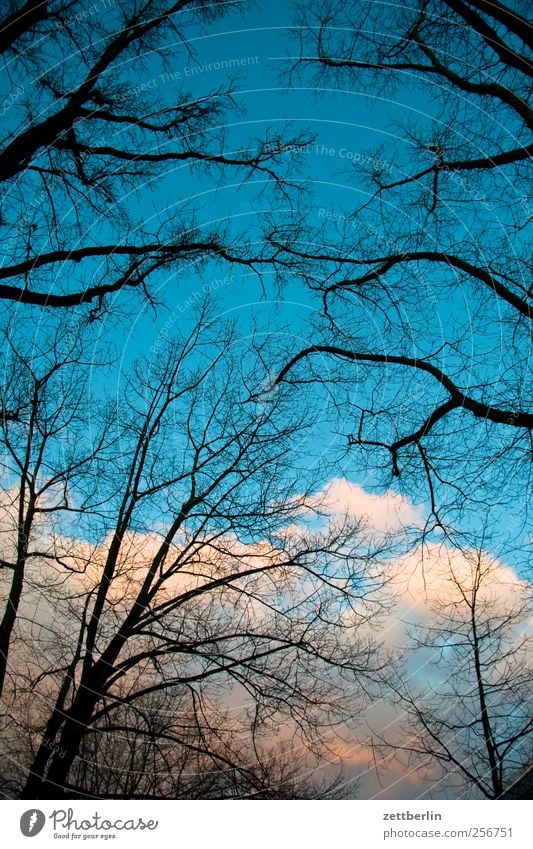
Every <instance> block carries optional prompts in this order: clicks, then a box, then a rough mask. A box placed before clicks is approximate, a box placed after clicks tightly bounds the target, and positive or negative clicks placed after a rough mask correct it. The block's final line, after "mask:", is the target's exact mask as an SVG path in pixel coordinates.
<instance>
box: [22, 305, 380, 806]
mask: <svg viewBox="0 0 533 849" xmlns="http://www.w3.org/2000/svg"><path fill="white" fill-rule="evenodd" d="M262 355H263V356H262V357H259V358H257V357H255V358H254V357H253V358H252V359H250V358H249V357H248V356H244V355H243V351H242V346H241V345H240V344H238V334H237V333H236V331H233V330H231V329H228V330H227V331H225V332H224V333H223V332H222V331H217V332H215V330H214V327H213V325H210V324H209V321H208V318H207V316H206V314H205V313H204V314H202V315H201V316H200V317H199V321H198V323H197V325H196V326H195V328H194V329H193V331H192V332H191V334H190V335H189V337H187V338H186V339H184V340H182V341H180V342H178V341H176V342H174V343H172V344H170V345H169V346H168V349H167V350H166V351H164V350H160V351H159V352H158V356H157V358H156V362H155V363H149V362H147V361H144V362H140V363H139V364H138V365H137V367H136V368H135V370H134V371H133V373H132V375H131V377H130V378H129V379H128V381H127V383H126V385H125V387H124V394H123V397H122V398H121V399H120V400H119V402H118V403H117V404H116V407H115V411H114V425H113V427H114V438H115V443H114V451H115V459H114V461H112V460H111V459H108V460H107V462H106V464H102V468H101V469H99V473H98V496H99V503H100V508H99V516H100V525H99V527H97V525H96V524H94V525H93V527H92V529H91V538H90V539H88V540H86V541H85V542H83V540H79V546H80V557H79V562H78V559H77V557H76V553H75V551H74V548H73V547H72V546H71V553H70V555H69V556H68V557H67V558H65V560H66V562H67V565H70V567H71V569H70V571H69V570H66V572H65V570H62V569H61V568H59V567H57V566H56V565H54V564H47V563H46V561H44V562H42V563H41V564H40V568H41V571H42V578H41V580H42V582H43V585H45V586H46V604H47V605H48V606H49V608H50V610H51V611H53V616H52V617H51V616H50V615H49V613H47V612H46V610H45V609H44V608H41V609H40V610H37V608H35V610H36V612H35V621H34V623H33V631H32V633H33V634H34V644H33V651H32V656H31V660H30V661H28V659H27V658H26V661H25V663H23V662H22V660H21V662H19V663H18V664H17V668H18V671H19V678H18V680H17V682H16V688H17V690H16V693H17V703H18V710H17V716H16V717H14V715H13V713H11V722H12V723H15V724H17V723H18V724H19V726H22V724H23V723H25V727H26V729H27V733H28V735H29V737H28V739H29V740H31V741H34V740H35V741H36V748H35V750H34V756H33V760H32V762H31V765H30V769H29V775H28V778H27V781H26V786H25V790H24V795H25V797H28V798H37V797H47V796H48V797H51V798H54V797H57V795H58V794H60V793H61V792H62V791H63V790H64V792H66V793H68V792H73V790H72V788H73V787H74V786H75V785H76V781H77V779H76V775H78V776H80V775H81V777H80V781H82V782H83V781H85V778H84V777H83V775H82V774H81V773H80V768H81V767H80V763H79V757H80V752H81V751H82V748H83V747H85V748H83V751H86V752H87V751H90V743H89V742H88V741H89V739H90V736H91V735H97V736H98V737H99V743H98V752H101V747H102V746H104V748H105V742H104V741H105V739H106V736H108V737H109V739H110V740H111V741H113V745H116V741H117V735H120V734H121V733H123V734H126V735H130V734H134V736H137V737H141V736H143V735H148V736H150V735H151V736H152V737H153V736H155V737H157V738H158V741H159V745H161V741H162V740H166V741H167V742H169V743H174V744H175V746H177V747H178V748H180V747H181V750H182V751H183V750H184V749H186V748H189V749H190V750H193V749H194V747H195V751H196V754H197V755H198V756H200V755H201V756H202V759H203V760H204V762H205V759H208V760H209V761H210V763H211V766H212V768H214V766H217V767H218V768H221V767H223V768H224V769H228V768H229V769H231V770H235V769H238V770H239V771H242V770H243V765H242V756H241V757H239V756H238V755H237V749H238V744H239V742H240V741H242V740H244V741H245V744H243V747H242V750H243V751H249V752H251V753H252V754H253V753H255V760H256V761H257V760H258V762H257V763H256V766H253V765H252V766H251V767H250V770H251V771H249V772H248V779H247V780H248V781H251V780H252V779H251V776H253V775H254V774H255V775H256V779H255V780H256V782H257V781H258V778H257V775H258V773H257V769H258V768H259V766H260V765H261V763H263V765H264V764H265V763H267V761H268V758H266V756H265V758H263V756H262V755H261V756H260V757H259V759H258V752H259V751H260V750H261V751H263V752H264V751H265V747H264V742H263V741H264V734H265V732H266V729H269V728H270V729H271V730H272V729H280V733H282V729H283V727H286V728H287V729H288V733H289V732H290V733H291V734H293V733H294V729H295V728H297V729H300V731H299V733H300V734H301V735H302V739H303V740H304V741H305V742H306V744H307V745H308V746H311V747H313V746H314V747H317V746H318V747H319V746H320V744H321V738H322V737H327V735H328V733H330V732H331V729H332V728H333V727H334V726H335V725H336V724H337V723H338V722H339V721H340V719H341V718H342V716H343V715H344V712H345V710H346V708H347V705H348V703H350V704H351V709H352V710H354V709H355V708H354V703H353V693H354V691H355V692H356V694H357V695H358V696H360V697H363V696H364V690H365V686H366V687H370V686H371V682H372V680H373V678H375V675H376V673H377V669H378V666H379V659H378V657H377V654H376V649H375V646H374V644H373V640H372V637H371V634H370V631H368V630H366V631H361V629H360V628H358V625H363V624H364V623H366V622H367V621H368V620H369V619H370V618H372V617H373V616H374V615H377V613H378V612H379V609H380V607H381V603H382V602H381V600H380V599H378V595H379V590H380V589H381V588H382V586H383V583H384V580H385V578H384V575H383V568H382V564H380V557H379V553H380V551H382V552H383V553H384V552H385V550H386V548H387V545H388V542H387V540H385V539H381V540H378V541H376V542H375V543H374V542H372V540H371V539H370V538H369V536H368V534H366V533H365V532H364V528H363V527H362V525H361V523H360V522H354V521H351V520H348V519H345V520H342V519H341V520H333V519H330V520H329V521H327V520H326V517H323V518H322V519H320V509H319V507H318V505H317V502H316V497H315V498H313V499H312V500H311V499H309V498H308V495H309V494H310V493H311V492H312V490H313V481H312V480H311V479H308V480H307V482H306V480H305V478H306V475H305V474H304V473H303V471H302V467H301V464H300V463H299V462H298V445H299V444H301V439H302V435H303V433H304V432H305V428H306V427H309V426H310V423H311V421H312V416H311V415H310V410H308V409H304V408H303V407H302V408H300V409H299V410H298V409H295V408H294V404H293V402H292V400H291V401H289V400H288V398H287V397H286V393H285V392H283V391H280V392H278V393H277V394H276V395H275V396H274V397H273V398H271V400H270V402H269V405H268V407H266V408H263V409H261V410H258V408H257V405H256V404H255V403H254V402H253V401H251V395H253V394H254V391H255V392H257V387H258V386H259V385H260V384H261V383H263V382H264V372H263V359H264V357H265V356H266V351H263V352H262ZM239 364H240V365H239ZM291 452H292V455H291ZM314 486H315V488H316V481H314ZM306 505H307V507H306ZM311 508H312V509H311ZM317 510H318V514H317ZM313 517H314V518H313ZM317 522H318V523H319V524H318V525H317V524H316V523H317ZM324 523H325V524H324ZM313 526H314V527H313ZM29 602H30V603H31V598H30V599H29ZM54 635H55V636H54ZM52 645H55V647H56V648H55V649H54V650H51V648H50V647H51V646H52ZM365 682H366V683H365ZM24 693H26V694H28V693H29V696H30V698H29V701H28V700H27V709H26V710H25V711H23V710H22V707H21V705H22V700H23V694H24ZM160 693H163V694H165V693H168V694H170V695H171V696H172V698H171V699H170V702H171V703H172V704H173V705H174V712H173V713H172V715H171V716H166V717H164V722H163V726H164V731H163V730H162V728H161V726H160V727H159V730H158V731H157V733H156V731H154V730H153V728H152V729H151V730H150V728H149V727H147V726H146V724H143V722H141V724H140V726H139V717H142V715H143V713H142V712H143V706H144V708H145V707H146V699H148V698H149V697H151V696H152V695H153V694H160ZM356 701H357V700H356ZM225 706H226V707H225ZM232 706H233V710H232ZM47 711H48V713H49V715H48V718H47V719H46V720H45V721H43V719H42V717H43V716H46V712H47ZM22 716H23V717H24V718H23V722H22V721H21V719H20V717H22ZM132 716H136V718H137V726H136V725H135V723H132V719H131V718H132ZM184 717H186V718H187V719H186V721H185V722H184ZM160 723H161V717H160ZM32 729H33V731H32ZM328 729H329V731H328ZM111 731H113V733H110V732H111ZM193 738H194V742H192V739H193ZM37 741H39V742H37ZM87 746H89V749H87ZM136 751H137V753H138V752H139V750H138V749H137V750H136ZM137 756H138V754H136V755H135V757H137ZM99 757H101V755H100V754H99ZM125 786H126V785H125ZM257 786H259V785H257ZM263 786H264V782H263ZM76 792H78V791H76ZM89 792H90V791H89Z"/></svg>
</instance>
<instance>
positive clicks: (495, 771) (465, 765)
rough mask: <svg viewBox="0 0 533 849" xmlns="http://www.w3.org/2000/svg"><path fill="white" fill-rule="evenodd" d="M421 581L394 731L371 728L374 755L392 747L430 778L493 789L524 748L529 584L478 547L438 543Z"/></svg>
mask: <svg viewBox="0 0 533 849" xmlns="http://www.w3.org/2000/svg"><path fill="white" fill-rule="evenodd" d="M436 573H437V574H436ZM427 584H428V594H429V595H430V596H431V597H430V599H428V602H427V611H426V612H425V613H424V615H423V616H422V621H421V622H418V624H413V625H412V626H411V628H410V632H411V633H410V640H409V641H408V647H407V654H406V662H405V663H403V664H399V666H398V672H397V674H396V676H395V680H394V681H393V682H392V686H393V689H394V692H395V702H396V705H397V707H398V710H399V712H400V713H399V719H398V722H397V725H398V726H401V733H396V732H395V731H394V730H393V731H392V732H391V733H390V734H389V735H388V737H387V735H384V734H383V733H382V732H380V731H379V730H377V731H375V732H374V737H375V739H376V741H378V742H377V745H376V752H377V753H379V754H380V755H381V756H382V757H383V761H382V762H380V765H381V767H382V768H383V769H384V770H386V766H387V763H388V759H389V758H390V756H391V754H393V755H394V756H395V757H396V759H400V761H401V762H402V763H405V765H406V766H407V767H408V768H409V769H412V770H416V771H420V773H423V774H424V775H425V778H426V780H428V777H429V778H430V779H431V781H432V784H433V785H434V786H439V785H440V786H444V787H453V788H454V791H455V793H459V792H460V793H461V794H464V795H466V796H469V795H472V796H474V797H480V796H481V797H485V798H490V799H496V798H498V797H499V796H500V795H501V794H502V792H503V791H504V790H505V788H506V787H507V785H508V784H509V781H510V780H511V779H512V778H513V777H514V776H515V775H516V774H517V772H519V771H520V770H522V769H523V768H524V767H525V766H527V765H528V764H529V763H530V761H531V756H532V754H533V720H532V717H531V699H532V697H533V689H532V680H533V675H532V672H533V670H532V668H531V664H532V655H531V633H530V631H529V619H530V616H531V604H532V595H531V586H530V585H528V584H527V582H525V581H518V580H517V579H516V578H515V577H514V575H513V574H512V573H511V571H510V570H508V569H504V568H503V567H502V566H501V565H500V564H499V563H498V562H497V561H496V560H495V559H494V558H493V557H492V556H491V555H489V554H488V553H487V552H483V551H477V552H473V551H470V552H468V551H467V552H462V553H459V552H453V553H452V555H451V556H450V555H449V553H448V556H446V554H445V553H444V554H443V555H442V556H441V558H440V560H437V563H434V564H433V569H432V568H431V567H429V568H428V572H427ZM437 599H438V600H437ZM419 616H420V613H419Z"/></svg>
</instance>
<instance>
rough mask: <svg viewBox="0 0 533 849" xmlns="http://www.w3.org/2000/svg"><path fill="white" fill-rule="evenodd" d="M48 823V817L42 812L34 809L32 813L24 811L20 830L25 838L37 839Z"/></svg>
mask: <svg viewBox="0 0 533 849" xmlns="http://www.w3.org/2000/svg"><path fill="white" fill-rule="evenodd" d="M45 822H46V817H45V815H44V814H43V812H42V811H38V810H37V809H36V808H32V809H31V810H30V811H24V813H23V814H22V816H21V818H20V830H21V832H22V833H23V835H24V837H35V835H36V834H39V832H40V831H42V829H43V826H44V824H45Z"/></svg>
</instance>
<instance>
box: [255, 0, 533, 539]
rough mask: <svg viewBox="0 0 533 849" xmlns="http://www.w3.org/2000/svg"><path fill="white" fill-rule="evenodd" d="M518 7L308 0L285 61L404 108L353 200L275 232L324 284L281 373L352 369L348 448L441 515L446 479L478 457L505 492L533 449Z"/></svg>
mask: <svg viewBox="0 0 533 849" xmlns="http://www.w3.org/2000/svg"><path fill="white" fill-rule="evenodd" d="M524 9H525V6H522V5H521V4H513V8H508V7H506V6H504V5H502V4H500V3H489V2H487V3H484V2H472V3H470V2H466V0H465V2H456V0H450V1H449V2H448V0H434V2H433V0H423V2H418V0H417V2H412V3H408V4H404V3H402V4H399V5H397V6H395V7H390V6H388V5H385V6H383V5H382V4H380V3H371V4H370V3H364V2H362V3H359V2H357V0H354V2H350V3H326V4H322V5H320V6H319V7H318V8H317V10H313V11H312V12H311V11H310V10H309V9H308V8H307V5H305V6H304V7H302V16H301V20H300V23H301V25H302V26H301V31H302V48H301V55H302V58H301V59H300V60H299V61H298V63H297V64H296V66H295V67H294V69H293V73H294V74H301V75H303V76H304V78H305V79H306V80H309V75H311V79H312V80H313V81H314V84H315V85H316V87H317V89H318V91H320V88H321V87H322V86H323V85H326V86H327V90H328V92H331V90H332V89H334V88H335V87H337V88H338V89H340V90H341V91H342V90H345V89H346V88H348V89H350V90H351V91H354V92H357V93H359V94H361V96H364V95H365V94H366V93H369V92H370V93H371V95H372V97H375V96H379V98H380V99H379V100H378V103H379V104H380V105H381V104H382V99H383V98H386V99H388V100H389V101H390V103H391V104H392V105H394V95H395V94H396V93H397V92H400V93H401V96H399V100H400V102H401V103H402V104H406V105H405V106H404V107H402V109H400V110H399V109H396V113H397V112H398V111H401V112H402V115H401V116H400V117H398V118H396V117H394V120H393V119H391V124H390V126H387V127H386V129H387V130H388V133H387V136H386V143H385V145H384V146H382V147H380V148H379V149H377V148H376V149H373V150H372V149H371V150H367V151H365V152H364V155H363V154H358V158H357V159H354V162H353V168H352V169H351V172H350V173H349V174H348V175H347V178H346V179H347V182H348V185H350V186H354V187H356V188H357V193H358V195H356V196H359V197H361V198H362V200H361V202H360V203H359V205H357V206H355V207H352V208H343V209H339V208H337V209H332V211H331V213H328V215H325V216H324V219H325V224H324V226H323V227H321V228H320V229H318V230H317V229H316V228H315V230H312V229H311V228H307V230H306V231H304V230H302V227H301V226H300V227H298V221H297V220H296V218H295V219H294V221H293V222H291V223H290V224H289V225H288V226H282V227H278V228H277V232H274V231H273V232H272V234H271V239H272V244H273V246H275V247H277V248H278V249H280V250H284V251H285V253H286V255H287V256H288V257H291V258H292V259H293V260H294V261H295V262H299V263H300V270H301V273H302V275H303V277H304V278H305V280H306V281H307V283H308V285H309V286H310V287H311V288H312V289H313V290H314V291H316V292H317V294H318V295H320V296H321V298H322V313H323V319H324V320H323V322H322V324H321V325H318V326H317V327H316V328H315V338H314V339H311V340H310V341H311V344H309V345H308V346H307V347H305V348H303V349H302V350H300V351H298V352H297V353H295V355H294V357H293V358H292V359H290V361H288V362H287V363H286V365H285V367H284V368H283V369H282V370H281V371H280V373H279V377H278V382H279V381H281V380H290V381H293V382H299V381H302V380H305V381H308V380H309V379H310V378H311V379H313V378H314V379H318V380H320V379H325V378H326V377H327V378H329V379H330V380H333V379H334V378H335V377H337V378H338V379H339V385H340V379H341V378H342V379H343V380H344V381H346V380H347V379H348V378H349V375H350V374H351V375H352V389H353V390H355V391H352V392H351V394H349V393H348V392H347V393H346V394H345V395H343V394H342V391H341V389H339V392H338V394H337V400H338V403H339V404H343V405H344V412H345V414H346V411H348V412H349V417H350V419H351V424H350V425H348V428H349V430H348V432H347V433H346V437H347V442H348V445H349V446H351V447H353V448H357V449H358V450H359V451H362V452H366V450H367V449H368V450H369V452H370V456H371V457H372V460H371V461H369V462H371V463H372V464H373V463H376V464H377V465H378V466H380V467H382V468H383V469H384V472H385V475H384V480H385V481H388V482H389V483H390V481H391V477H392V478H394V477H395V478H397V479H398V478H401V481H397V483H398V484H399V485H404V484H405V485H409V484H407V483H406V480H407V481H410V485H411V486H412V485H413V482H414V481H417V480H418V482H419V484H420V485H424V486H425V488H426V493H427V498H428V500H429V501H431V504H432V510H433V514H434V517H435V521H437V522H441V523H442V524H446V520H447V518H449V515H448V514H447V510H446V506H445V503H446V497H447V498H448V499H449V498H450V493H452V492H453V493H454V496H455V499H456V501H455V503H456V504H457V503H459V504H460V505H464V503H465V499H466V498H467V497H474V498H475V497H479V498H481V491H482V488H483V482H484V481H487V477H488V472H487V469H488V466H489V464H491V471H490V476H491V477H492V482H491V483H492V485H494V484H496V485H497V487H498V488H499V491H500V493H503V492H504V491H505V490H506V488H507V489H508V491H510V492H511V490H509V487H512V483H511V481H513V480H516V478H515V477H514V473H512V474H510V473H509V469H510V468H513V467H514V469H515V471H516V470H517V469H520V470H522V469H523V467H524V463H525V465H526V467H527V465H529V462H530V460H531V456H532V455H531V449H532V443H531V432H532V426H533V411H532V407H531V394H530V391H529V382H528V353H527V352H528V351H529V350H530V345H531V318H532V294H533V292H532V288H531V283H530V279H528V278H529V273H530V268H529V247H528V241H527V236H526V232H527V230H526V228H527V226H528V224H529V221H530V219H531V207H530V203H529V193H530V182H529V180H528V173H529V171H528V169H529V162H530V157H531V153H532V151H533V148H532V145H531V126H532V114H533V113H532V111H531V108H530V106H529V103H528V97H529V95H530V92H531V77H532V67H531V64H530V59H531V32H532V30H531V27H530V25H529V23H528V21H527V20H526V17H525V14H524V13H523V10H524ZM520 10H522V13H521V11H520ZM328 96H329V95H328ZM411 103H412V104H413V106H414V109H413V112H411V110H410V109H409V106H410V104H411ZM413 113H414V117H412V115H413ZM404 116H406V117H404ZM402 119H403V120H402ZM345 418H346V415H345ZM502 458H507V459H509V463H508V464H502V463H501V462H500V461H501V460H502ZM494 461H495V462H494ZM520 481H521V482H520V486H521V487H522V486H523V481H524V478H523V476H522V477H521V479H520ZM444 484H446V485H447V486H448V496H445V495H444ZM480 487H481V489H480ZM419 491H420V490H419ZM517 492H518V490H515V489H512V494H513V495H516V494H517ZM522 503H523V502H522Z"/></svg>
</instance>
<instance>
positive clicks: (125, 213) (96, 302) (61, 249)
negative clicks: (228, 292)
mask: <svg viewBox="0 0 533 849" xmlns="http://www.w3.org/2000/svg"><path fill="white" fill-rule="evenodd" d="M234 5H235V7H238V8H240V9H242V8H243V6H242V4H240V3H239V4H232V3H227V2H222V0H220V2H218V0H217V1H216V2H214V3H212V2H211V3H207V2H203V0H178V2H171V1H170V0H142V2H139V3H130V2H116V3H113V4H109V5H108V6H107V7H106V9H105V14H98V13H97V12H95V13H94V14H91V10H90V9H89V10H87V9H86V8H84V7H83V5H81V4H79V3H77V2H72V0H51V2H48V3H26V4H21V3H11V4H10V7H11V8H8V9H6V10H5V11H4V19H3V20H2V21H1V22H0V31H1V33H2V44H1V46H0V49H1V50H2V53H3V57H4V63H5V68H4V71H5V74H6V75H7V76H8V78H9V80H10V83H11V86H12V89H11V93H10V94H9V96H8V97H7V98H6V99H5V101H4V106H3V112H4V133H3V138H2V150H1V152H0V184H1V185H2V207H1V212H2V217H1V224H2V241H3V243H4V261H3V263H2V268H1V269H0V299H4V300H7V301H15V302H18V303H22V304H33V305H38V306H41V307H58V308H60V307H65V308H66V307H76V306H79V305H84V304H85V305H90V308H91V313H90V314H91V316H92V317H94V316H95V315H96V314H97V313H98V312H99V311H100V310H101V309H102V308H104V307H105V305H106V303H108V302H109V298H110V297H111V296H112V295H113V294H114V293H115V294H116V293H117V292H119V291H120V290H122V289H132V288H133V289H138V290H139V291H140V293H141V295H142V296H145V297H147V298H148V299H149V300H150V301H153V299H154V297H155V295H154V290H153V289H151V282H152V278H153V277H154V276H157V275H159V276H158V279H159V281H161V280H162V279H163V277H162V275H166V279H168V277H169V276H171V275H172V274H173V273H175V272H176V270H177V269H179V268H182V267H184V265H185V264H187V265H190V264H191V263H197V262H199V261H205V260H208V259H212V260H214V261H216V262H221V263H224V264H228V263H229V264H230V265H232V264H236V265H245V266H247V267H249V268H252V269H254V270H256V271H257V272H258V273H260V271H261V269H262V267H263V266H264V265H265V264H267V265H269V266H270V264H271V262H272V260H273V259H275V257H274V256H273V255H272V251H271V250H270V249H269V246H268V245H266V244H262V243H261V242H260V241H259V243H256V244H255V245H254V246H253V247H249V246H248V243H249V242H250V238H245V236H244V234H243V233H240V234H237V233H233V234H231V233H229V232H227V231H226V229H225V228H224V227H223V226H218V227H212V228H210V229H201V228H199V227H198V225H197V223H196V216H195V209H194V208H193V207H192V206H191V205H187V203H186V193H180V192H179V191H178V193H177V194H178V200H179V201H181V203H180V204H179V207H178V208H176V204H174V205H173V207H172V208H171V209H168V208H166V207H168V204H167V205H166V207H165V209H163V210H161V211H160V213H159V214H157V215H154V216H152V218H151V219H150V220H147V217H146V215H145V211H146V204H143V203H142V198H143V197H146V198H149V197H150V198H152V197H153V196H154V192H155V191H156V190H157V188H158V187H160V186H161V185H162V184H163V183H164V182H165V181H166V183H167V185H168V181H172V182H173V183H177V185H178V187H179V186H181V185H182V184H183V173H184V172H183V171H180V170H178V169H180V166H187V168H189V167H194V168H195V169H196V172H195V173H196V182H197V185H201V181H202V178H203V177H205V175H207V174H210V176H209V180H210V185H211V186H214V185H216V184H217V180H218V177H217V174H216V173H214V171H213V169H215V170H217V171H218V172H219V177H220V179H222V178H223V177H225V176H226V175H229V174H231V181H232V182H235V181H239V180H241V181H242V182H244V181H246V180H247V179H249V178H250V177H251V176H254V177H256V178H262V181H263V188H265V186H266V185H267V184H271V186H272V187H273V188H274V189H276V190H278V191H281V192H282V194H283V195H284V197H287V196H288V190H289V187H290V183H289V182H288V180H287V179H286V175H284V173H283V172H284V171H286V170H287V169H286V168H284V167H283V158H282V159H281V160H280V159H279V155H280V154H281V153H283V152H284V151H285V150H286V149H287V146H289V147H290V149H291V151H292V152H293V156H292V157H291V160H293V159H294V154H295V153H296V152H297V150H298V147H299V146H300V144H304V143H305V138H303V137H302V138H297V137H289V136H288V135H287V138H286V139H282V138H281V136H280V135H274V134H272V133H270V134H269V133H267V134H266V136H265V138H263V139H249V140H248V145H247V146H246V145H244V146H243V143H242V138H241V139H240V140H239V144H238V145H237V147H238V148H239V150H238V151H237V152H235V151H231V149H230V151H229V152H228V148H231V145H230V144H228V142H227V140H226V138H225V130H224V119H225V116H226V115H227V114H228V112H230V111H231V110H232V109H234V108H236V107H235V103H234V100H233V98H232V87H233V83H232V81H230V82H229V83H228V85H227V86H221V87H219V88H217V89H215V90H212V91H208V92H207V93H205V94H203V95H201V96H198V95H196V96H195V95H194V94H192V93H191V91H189V90H188V89H187V86H186V85H185V82H187V81H184V80H179V79H174V77H175V76H176V75H175V74H169V73H168V72H167V71H165V70H164V68H165V67H167V64H165V62H166V63H168V61H169V59H172V65H173V67H174V66H175V64H176V63H177V62H178V61H179V58H180V57H181V59H182V60H185V62H190V63H191V64H194V52H193V50H192V48H191V47H190V45H189V44H188V41H187V39H188V37H190V36H191V34H193V33H195V34H198V33H199V32H204V31H206V30H208V29H209V27H212V26H215V25H216V23H217V21H218V20H219V19H220V18H221V17H222V16H223V15H224V14H225V13H227V12H229V11H230V10H231V9H232V8H233V7H234ZM287 160H288V158H287V157H285V161H287ZM278 164H279V167H278ZM175 188H176V187H175V185H174V195H175V196H176V191H175ZM180 194H182V195H183V196H180ZM137 198H140V199H141V204H140V207H139V205H138V204H137V203H136V200H137ZM139 210H140V211H139ZM247 235H249V234H247ZM106 296H108V297H107V300H106Z"/></svg>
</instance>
